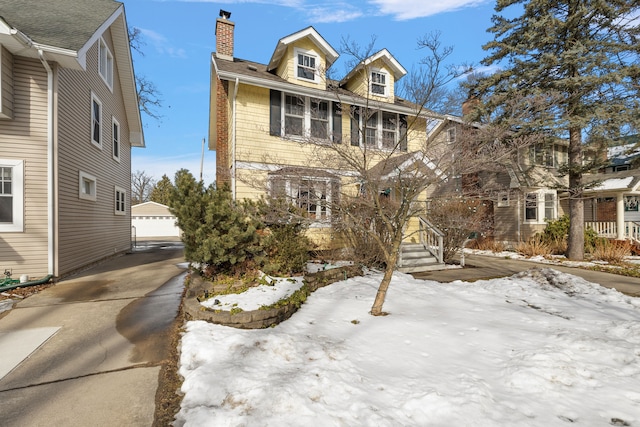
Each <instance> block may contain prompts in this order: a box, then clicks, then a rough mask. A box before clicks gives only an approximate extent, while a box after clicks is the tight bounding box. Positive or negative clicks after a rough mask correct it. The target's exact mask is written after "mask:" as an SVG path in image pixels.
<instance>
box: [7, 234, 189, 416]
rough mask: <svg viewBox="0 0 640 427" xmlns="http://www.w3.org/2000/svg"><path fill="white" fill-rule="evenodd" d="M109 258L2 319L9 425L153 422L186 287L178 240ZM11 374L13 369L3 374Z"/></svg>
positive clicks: (46, 291) (19, 306)
mask: <svg viewBox="0 0 640 427" xmlns="http://www.w3.org/2000/svg"><path fill="white" fill-rule="evenodd" d="M141 247H142V248H144V249H140V250H137V251H134V252H133V253H131V254H127V255H122V256H119V257H116V258H113V259H111V260H108V261H105V262H103V263H100V264H98V265H96V266H94V267H92V268H91V269H88V270H86V271H84V272H82V273H79V274H77V275H75V276H73V277H70V278H68V279H65V280H63V281H61V282H59V283H58V284H56V285H55V286H52V287H50V288H48V289H46V290H44V291H42V292H40V293H38V294H36V295H33V296H31V297H29V298H27V299H25V300H23V301H21V302H19V303H18V304H17V305H16V306H15V307H14V308H13V309H12V310H11V311H10V312H8V314H7V315H6V316H4V317H2V318H1V319H0V360H2V365H3V368H4V371H1V372H0V414H1V415H0V424H2V425H3V426H11V427H13V426H45V425H46V426H49V425H60V426H125V425H126V426H150V425H152V424H153V418H154V412H155V394H156V389H157V387H158V374H159V372H160V367H161V365H162V362H163V361H164V359H165V358H166V357H168V349H167V348H166V344H167V340H166V339H165V336H164V335H163V333H165V331H166V329H167V328H168V326H169V325H170V324H171V322H172V321H173V319H174V318H175V316H176V314H177V310H178V306H179V303H180V296H181V293H182V286H183V275H182V274H181V273H183V272H184V265H182V263H183V261H184V257H183V248H182V246H181V245H180V244H178V243H175V242H168V243H165V244H159V243H154V244H150V245H146V246H141ZM3 374H4V375H3Z"/></svg>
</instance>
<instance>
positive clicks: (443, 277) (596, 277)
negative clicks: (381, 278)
mask: <svg viewBox="0 0 640 427" xmlns="http://www.w3.org/2000/svg"><path fill="white" fill-rule="evenodd" d="M465 265H466V267H465V268H457V269H449V270H439V271H427V272H424V273H415V274H414V275H413V276H414V277H416V278H418V279H425V280H435V281H438V282H453V281H455V280H462V281H466V282H473V281H476V280H482V279H493V278H496V277H504V276H511V275H513V274H516V273H519V272H521V271H525V270H528V269H530V268H536V267H537V268H553V269H555V270H558V271H562V272H563V273H568V274H573V275H575V276H579V277H582V278H583V279H585V280H588V281H589V282H592V283H598V284H600V285H602V286H604V287H607V288H614V289H616V290H618V291H620V292H622V293H624V294H627V295H629V296H634V297H638V296H640V278H637V277H628V276H620V275H617V274H611V273H604V272H600V271H591V270H585V269H583V268H577V267H565V266H559V265H550V264H542V263H539V262H535V261H524V260H514V259H506V258H501V257H493V256H485V255H475V254H465Z"/></svg>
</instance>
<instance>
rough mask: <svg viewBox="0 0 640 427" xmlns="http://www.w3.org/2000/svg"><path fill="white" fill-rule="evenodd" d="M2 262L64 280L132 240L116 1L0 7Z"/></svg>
mask: <svg viewBox="0 0 640 427" xmlns="http://www.w3.org/2000/svg"><path fill="white" fill-rule="evenodd" d="M0 91H1V97H0V268H1V269H3V270H5V269H8V270H12V271H13V274H14V275H18V274H20V275H22V274H26V275H29V276H31V277H40V276H44V275H48V274H50V275H53V276H56V277H60V276H63V275H66V274H69V273H70V272H73V271H75V270H77V269H79V268H82V267H83V266H86V265H88V264H90V263H93V262H96V261H98V260H100V259H103V258H106V257H109V256H112V255H114V254H116V253H120V252H123V251H127V250H129V249H130V246H131V216H130V213H131V212H130V207H129V197H130V189H131V147H144V139H143V131H142V125H141V118H140V112H139V108H138V99H137V94H136V87H135V78H134V73H133V64H132V61H131V51H130V47H129V38H128V31H127V22H126V18H125V12H124V5H123V4H122V3H119V2H115V1H111V0H57V1H55V2H52V1H50V2H43V1H40V0H5V1H3V2H2V6H1V7H0Z"/></svg>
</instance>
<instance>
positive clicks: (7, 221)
mask: <svg viewBox="0 0 640 427" xmlns="http://www.w3.org/2000/svg"><path fill="white" fill-rule="evenodd" d="M23 230H24V162H23V161H22V160H6V159H0V232H21V231H23Z"/></svg>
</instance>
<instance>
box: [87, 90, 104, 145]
mask: <svg viewBox="0 0 640 427" xmlns="http://www.w3.org/2000/svg"><path fill="white" fill-rule="evenodd" d="M94 102H95V103H96V104H98V105H99V106H100V117H99V118H98V120H99V123H98V124H99V125H100V135H99V138H100V142H96V140H95V139H93V126H94V116H95V111H94V109H93V104H94ZM102 110H103V108H102V101H100V98H98V97H97V96H96V95H95V94H94V93H93V92H91V127H90V129H91V144H93V145H94V146H95V147H98V148H99V149H101V150H102V141H103V140H104V139H103V138H104V137H103V135H104V121H103V120H102V115H103V114H102Z"/></svg>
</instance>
